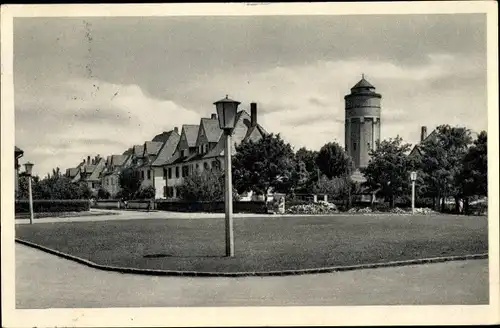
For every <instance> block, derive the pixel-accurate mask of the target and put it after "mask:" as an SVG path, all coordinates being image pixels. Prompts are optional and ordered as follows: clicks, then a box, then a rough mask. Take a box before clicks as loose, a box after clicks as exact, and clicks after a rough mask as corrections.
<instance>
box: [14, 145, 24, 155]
mask: <svg viewBox="0 0 500 328" xmlns="http://www.w3.org/2000/svg"><path fill="white" fill-rule="evenodd" d="M14 147H15V148H14V153H15V154H24V151H23V150H22V149H21V148H19V147H17V146H14Z"/></svg>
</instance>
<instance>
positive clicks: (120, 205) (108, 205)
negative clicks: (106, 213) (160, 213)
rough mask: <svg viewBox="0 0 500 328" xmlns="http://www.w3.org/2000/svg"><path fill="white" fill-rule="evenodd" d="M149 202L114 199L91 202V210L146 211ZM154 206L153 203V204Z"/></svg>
mask: <svg viewBox="0 0 500 328" xmlns="http://www.w3.org/2000/svg"><path fill="white" fill-rule="evenodd" d="M150 204H151V201H149V200H137V199H135V200H129V201H127V202H123V201H121V200H116V199H101V200H96V201H94V202H93V204H92V207H93V208H101V209H107V210H119V209H134V210H146V209H149V206H150ZM153 205H154V202H153Z"/></svg>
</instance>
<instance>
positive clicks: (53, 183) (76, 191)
mask: <svg viewBox="0 0 500 328" xmlns="http://www.w3.org/2000/svg"><path fill="white" fill-rule="evenodd" d="M19 189H20V198H22V199H27V198H28V194H29V191H28V178H27V177H26V176H22V177H20V179H19ZM32 195H33V199H88V198H89V197H90V195H91V191H90V189H89V188H88V186H87V185H86V184H85V183H72V182H71V179H69V178H67V177H65V176H63V175H61V174H60V173H59V170H58V169H54V170H53V174H52V175H50V174H48V175H47V176H46V177H45V178H44V179H41V180H40V178H39V177H37V176H34V177H33V181H32Z"/></svg>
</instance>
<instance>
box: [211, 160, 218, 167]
mask: <svg viewBox="0 0 500 328" xmlns="http://www.w3.org/2000/svg"><path fill="white" fill-rule="evenodd" d="M212 167H213V168H214V169H219V161H213V162H212Z"/></svg>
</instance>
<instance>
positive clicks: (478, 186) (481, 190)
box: [459, 131, 488, 197]
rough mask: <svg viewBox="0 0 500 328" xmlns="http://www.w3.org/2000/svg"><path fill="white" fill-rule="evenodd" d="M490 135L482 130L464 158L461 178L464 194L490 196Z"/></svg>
mask: <svg viewBox="0 0 500 328" xmlns="http://www.w3.org/2000/svg"><path fill="white" fill-rule="evenodd" d="M487 139H488V136H487V133H486V131H481V133H480V134H479V135H478V138H477V139H476V140H474V144H473V145H472V146H471V147H470V148H469V149H468V150H467V153H466V154H465V156H464V158H463V166H462V171H461V172H460V174H459V180H460V183H461V185H462V191H463V195H464V196H466V197H470V196H488V140H487Z"/></svg>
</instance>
